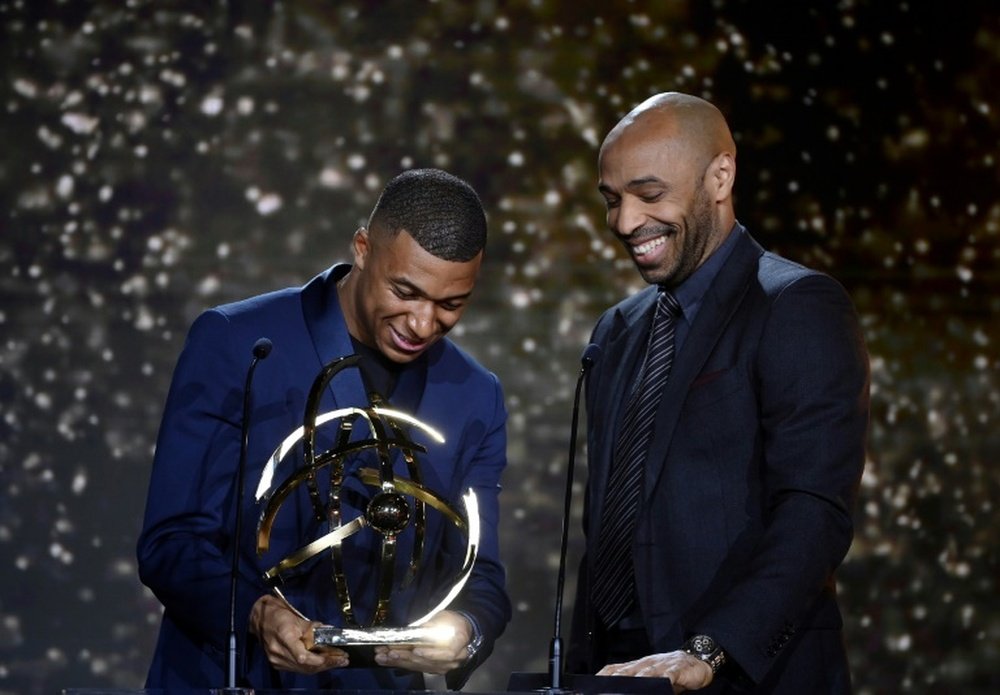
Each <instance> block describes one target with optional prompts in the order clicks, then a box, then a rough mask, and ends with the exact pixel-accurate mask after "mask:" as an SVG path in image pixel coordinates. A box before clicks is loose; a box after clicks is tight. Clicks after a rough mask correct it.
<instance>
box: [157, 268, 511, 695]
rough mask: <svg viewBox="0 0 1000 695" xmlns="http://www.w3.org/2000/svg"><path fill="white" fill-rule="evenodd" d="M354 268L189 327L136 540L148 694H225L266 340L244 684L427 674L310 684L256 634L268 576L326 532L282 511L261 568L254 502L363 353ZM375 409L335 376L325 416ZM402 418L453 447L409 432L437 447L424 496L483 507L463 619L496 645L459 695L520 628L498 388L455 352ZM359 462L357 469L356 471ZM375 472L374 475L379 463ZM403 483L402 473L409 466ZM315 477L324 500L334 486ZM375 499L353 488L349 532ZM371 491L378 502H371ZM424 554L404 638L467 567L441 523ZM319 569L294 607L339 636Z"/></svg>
mask: <svg viewBox="0 0 1000 695" xmlns="http://www.w3.org/2000/svg"><path fill="white" fill-rule="evenodd" d="M348 269H349V267H348V266H335V267H333V268H331V269H329V270H328V271H326V272H325V273H323V274H322V275H320V276H317V277H316V278H314V279H313V280H312V281H310V282H309V283H308V284H307V285H306V286H304V287H302V288H292V289H286V290H280V291H277V292H272V293H269V294H265V295H262V296H259V297H254V298H251V299H247V300H244V301H241V302H237V303H234V304H229V305H226V306H221V307H217V308H215V309H212V310H209V311H206V312H205V313H203V314H202V315H201V316H199V317H198V319H197V320H196V321H195V322H194V324H193V325H192V327H191V329H190V332H189V335H188V338H187V342H186V344H185V346H184V349H183V351H182V353H181V355H180V358H179V360H178V363H177V367H176V370H175V372H174V377H173V382H172V384H171V388H170V393H169V396H168V398H167V404H166V408H165V410H164V415H163V421H162V424H161V427H160V434H159V438H158V440H157V447H156V456H155V460H154V463H153V470H152V475H151V479H150V487H149V495H148V501H147V507H146V514H145V520H144V525H143V530H142V533H141V536H140V538H139V542H138V560H139V574H140V577H141V579H142V581H143V582H144V583H145V584H146V585H147V586H149V587H150V588H151V589H152V590H153V592H154V593H155V594H156V596H157V598H159V599H160V601H161V602H162V604H163V606H164V614H163V621H162V625H161V629H160V636H159V640H158V643H157V647H156V653H155V655H154V657H153V662H152V666H151V668H150V671H149V676H148V680H147V687H163V688H179V687H181V688H182V687H187V688H204V687H210V686H213V687H215V686H221V685H224V684H225V680H226V676H225V666H226V663H227V644H228V633H229V617H228V616H229V586H230V583H229V582H230V580H229V577H230V567H231V552H232V545H231V544H232V543H233V538H232V529H233V528H234V519H235V515H234V499H235V497H234V489H235V487H236V486H235V481H236V470H237V463H238V460H239V452H240V428H241V421H242V397H243V386H244V382H245V378H246V370H247V368H248V366H249V363H250V359H251V347H252V346H253V344H254V342H255V341H256V340H257V339H258V338H260V337H262V336H263V337H268V338H270V339H271V341H272V342H273V345H274V348H273V350H272V352H271V354H270V356H269V357H268V358H267V359H266V360H265V361H262V362H261V363H260V364H259V365H258V367H257V370H256V374H255V378H254V383H253V404H254V407H253V411H252V413H251V420H250V424H251V429H250V445H249V454H248V456H247V464H248V468H247V474H246V488H245V493H244V516H243V519H244V524H243V534H242V536H243V537H242V538H241V539H240V540H239V543H240V556H241V557H240V567H241V574H240V581H239V591H238V597H237V609H236V625H237V634H238V637H239V644H240V647H241V650H242V651H243V652H244V659H243V663H242V664H241V667H240V670H241V671H242V672H243V673H244V674H245V680H246V682H248V683H249V684H251V685H253V686H255V687H258V688H265V687H285V688H287V687H299V688H322V689H328V688H329V689H334V688H351V689H362V688H378V689H401V688H421V687H422V677H421V676H420V675H419V674H412V673H410V672H406V671H395V670H392V669H380V668H372V669H364V668H348V669H340V670H333V671H329V672H327V673H324V674H319V675H318V676H315V677H311V676H300V675H297V674H291V673H287V672H280V673H279V672H276V671H274V670H273V669H271V668H270V666H269V664H268V663H267V660H266V657H265V656H264V654H263V650H262V649H261V648H260V647H259V645H257V644H256V643H255V640H254V639H253V638H252V637H251V636H249V635H248V633H247V620H248V616H249V612H250V609H251V607H252V605H253V603H254V602H255V601H256V600H257V599H258V598H259V597H260V596H261V595H263V594H265V593H267V587H266V586H265V585H264V583H263V581H262V574H263V572H264V571H265V570H266V569H268V568H270V567H272V566H273V565H275V564H276V563H277V562H278V561H279V560H280V559H281V558H282V557H284V556H285V555H287V554H288V553H289V552H290V551H291V550H294V549H296V548H298V547H300V546H302V545H304V544H305V542H307V541H309V540H312V539H313V538H314V537H316V536H318V535H319V534H321V533H323V532H325V531H326V530H327V529H326V528H321V527H319V526H318V525H317V524H316V522H314V521H313V517H312V510H311V506H310V504H309V502H308V495H307V493H306V491H305V490H304V489H302V490H299V492H297V493H296V494H295V495H294V496H293V498H292V499H291V500H290V501H287V502H286V503H285V505H283V506H282V507H281V511H280V512H279V514H278V517H277V520H276V522H275V525H274V528H273V530H272V532H271V550H270V551H269V552H268V553H266V554H265V555H264V556H263V557H261V558H258V557H257V555H256V552H255V536H256V521H257V519H258V517H259V514H260V511H261V510H260V507H259V506H258V505H257V504H256V503H255V501H254V491H255V489H256V487H257V484H258V481H259V479H260V473H261V470H262V467H263V465H264V463H265V462H266V461H267V460H268V458H269V457H270V456H271V453H272V452H273V451H274V449H275V448H276V447H277V445H278V444H279V443H280V442H281V441H282V440H283V439H284V438H285V437H286V436H287V435H288V434H289V433H291V432H292V431H294V430H295V429H296V428H297V427H299V426H301V425H302V420H303V415H304V411H305V405H306V399H307V397H308V394H309V390H310V387H311V386H312V383H313V380H314V378H315V377H316V375H317V374H318V373H319V370H320V369H321V367H322V366H323V365H324V364H326V363H327V362H329V361H330V360H332V359H334V358H336V357H340V356H345V355H350V354H353V352H354V350H353V347H352V344H351V341H350V336H349V335H348V333H347V329H346V326H345V323H344V318H343V315H342V313H341V310H340V305H339V302H338V300H337V295H336V286H335V283H336V280H337V279H339V278H340V277H342V276H343V275H344V274H345V273H346V272H347V270H348ZM367 402H368V401H367V397H366V394H365V391H364V387H363V384H362V380H361V376H360V373H359V372H358V371H357V370H356V369H349V370H345V371H343V372H341V373H340V374H338V375H337V376H336V377H335V378H334V379H333V381H332V382H331V384H330V386H329V387H328V388H327V389H326V392H325V393H324V395H323V400H322V405H321V408H320V412H326V411H328V410H333V409H335V408H338V407H344V406H349V405H354V406H357V405H364V404H366V403H367ZM391 404H392V406H393V407H396V408H399V409H402V410H405V411H407V412H409V413H410V414H413V415H415V416H416V417H417V418H419V419H420V420H422V421H423V422H425V423H427V424H429V425H431V426H433V427H435V428H436V429H438V430H439V431H440V432H441V433H442V434H443V435H444V437H445V443H444V444H443V445H439V444H436V443H432V442H430V441H429V440H428V439H427V437H426V436H425V435H424V434H423V433H422V432H416V431H414V432H411V435H412V436H413V439H414V440H415V441H417V442H418V443H421V444H424V445H426V446H427V447H428V451H429V453H428V454H427V455H426V456H423V457H422V458H421V460H422V462H423V466H424V468H423V473H424V483H425V484H426V485H427V486H428V487H429V488H431V489H432V490H435V491H437V492H439V493H441V494H443V496H444V497H445V498H446V499H448V500H450V501H451V502H452V504H453V505H455V506H456V507H457V508H459V509H461V508H462V505H461V503H460V501H459V500H460V496H461V494H462V493H463V492H464V491H465V490H466V489H468V488H472V489H473V490H475V492H476V494H477V496H478V500H479V509H480V517H481V522H482V529H481V531H482V540H481V546H480V550H479V556H478V559H477V562H476V565H475V569H474V570H473V574H472V576H471V577H470V579H469V581H468V583H467V585H466V587H465V589H464V590H463V592H462V594H461V596H460V598H459V600H458V601H457V603H455V604H453V605H452V607H453V608H459V609H462V610H465V611H468V612H469V613H470V614H471V615H472V616H473V617H474V618H475V619H476V620H477V621H478V622H479V624H480V627H481V628H482V631H483V633H484V637H485V645H484V649H482V650H481V651H480V653H479V656H478V657H477V659H476V660H475V661H474V663H470V664H467V665H466V667H463V668H462V669H459V670H457V671H455V672H452V673H451V674H449V684H450V685H453V686H454V685H458V684H460V683H461V682H462V681H463V680H464V678H465V677H467V675H468V673H470V672H471V669H472V668H474V667H475V665H477V664H478V663H479V662H480V661H481V660H482V659H483V658H485V656H486V655H488V654H489V652H490V650H491V649H492V644H493V640H494V639H495V638H496V637H498V636H499V635H500V633H501V632H502V631H503V629H504V627H505V625H506V623H507V622H508V621H509V619H510V603H509V600H508V598H507V595H506V592H505V589H504V581H505V578H504V570H503V567H502V565H501V564H500V561H499V548H498V539H497V521H498V514H499V511H498V493H499V484H500V476H501V472H502V470H503V468H504V466H505V465H506V453H505V450H506V430H505V427H506V411H505V409H504V403H503V394H502V392H501V388H500V385H499V383H498V381H497V379H496V377H495V376H494V375H493V374H491V373H489V372H488V371H486V370H485V369H483V368H482V367H481V366H480V365H478V364H477V363H476V362H475V361H474V360H473V359H471V358H470V357H469V356H468V355H466V354H465V353H464V352H462V351H461V350H459V349H458V348H457V347H456V346H455V345H454V344H452V343H451V342H450V341H448V340H447V339H445V340H442V341H440V342H439V343H437V344H436V345H434V346H433V347H432V348H431V349H430V350H428V352H427V353H426V354H425V355H424V356H422V357H421V358H420V359H418V360H417V361H415V362H414V363H413V364H412V365H410V366H409V367H407V368H406V369H404V370H403V372H402V373H401V375H400V377H399V381H398V383H397V387H396V392H395V393H394V394H393V397H392V398H391ZM329 444H330V442H329V440H326V441H324V440H322V439H320V440H318V443H317V451H323V450H324V449H325V448H326V447H328V446H329ZM295 453H296V452H293V454H291V455H290V459H288V460H286V461H285V462H284V463H283V464H282V467H279V469H278V475H277V476H276V479H277V480H279V481H280V480H281V479H282V478H283V477H284V476H285V475H287V473H288V471H289V470H290V468H291V467H292V466H294V465H301V458H298V459H296V458H295ZM362 463H363V462H361V461H355V462H353V463H351V464H349V466H348V470H349V471H350V470H354V469H355V468H357V467H360V466H361V465H362ZM364 465H371V460H369V461H367V462H364ZM322 470H323V472H326V471H328V470H329V469H328V468H327V469H322ZM397 471H398V472H399V474H401V475H404V476H405V475H406V473H405V467H400V468H397ZM318 477H319V481H320V485H321V492H322V493H323V499H324V500H325V499H326V491H327V490H328V489H329V481H328V477H327V476H324V475H320V476H318ZM407 477H408V476H407ZM302 487H303V488H304V486H302ZM364 492H366V491H365V489H364V486H363V485H361V484H360V483H359V482H358V481H357V480H356V479H352V482H351V484H349V485H347V486H345V495H344V497H345V512H344V520H345V521H347V520H350V519H351V518H353V517H354V516H357V515H358V514H360V513H361V512H360V510H361V509H363V504H364V500H363V499H362V497H363V496H364V495H362V494H361V493H364ZM371 492H372V491H371V490H367V493H368V494H367V496H369V497H370V495H371ZM365 534H367V535H365ZM379 540H380V537H378V536H376V535H374V532H372V531H371V530H370V529H366V530H365V531H363V532H362V533H361V534H358V535H357V536H354V537H352V538H350V539H348V541H345V554H347V553H353V554H354V555H352V557H357V556H358V554H359V553H360V554H361V556H364V555H365V553H367V560H368V561H371V562H372V563H373V565H374V564H377V559H376V558H377V552H378V541H379ZM399 544H400V547H399V551H398V553H399V556H400V557H399V558H398V559H399V564H398V566H399V567H403V566H404V558H406V557H408V550H409V548H411V547H412V524H411V528H409V529H408V530H407V531H406V532H405V533H404V534H402V536H401V538H400V541H399ZM426 546H427V550H426V556H429V557H430V561H429V562H428V563H427V564H426V566H425V571H424V573H423V574H422V575H421V577H420V578H419V579H417V580H416V581H415V582H413V583H412V584H411V585H409V586H408V587H407V588H406V589H404V590H402V591H401V592H400V593H399V594H398V595H396V596H395V597H394V599H393V603H392V609H393V615H392V622H393V623H394V624H407V623H408V622H409V621H410V620H412V619H415V618H417V617H419V616H420V615H423V614H424V613H425V612H426V611H427V610H428V609H429V608H431V607H432V606H433V605H435V604H436V599H437V598H439V596H438V593H439V592H440V589H441V587H442V584H445V585H447V584H448V583H449V582H448V580H449V579H451V578H452V577H453V570H454V569H455V567H456V566H457V565H459V564H460V563H461V560H462V558H463V557H464V552H465V546H464V537H462V535H461V534H459V533H457V532H455V531H454V529H453V528H452V527H451V526H450V525H449V524H448V523H447V522H445V521H443V520H442V519H441V517H440V515H438V514H436V513H434V512H429V513H428V523H427V532H426ZM324 562H326V563H327V565H328V563H329V561H328V559H326V560H321V561H318V563H317V567H316V568H315V570H316V571H313V572H310V573H309V574H308V575H307V578H306V579H305V580H303V581H304V584H303V585H302V586H301V587H297V588H296V589H295V591H294V594H295V595H297V596H300V598H301V601H302V602H301V603H296V601H295V599H293V603H294V604H295V605H296V607H297V608H299V609H300V610H302V611H303V612H304V613H305V614H306V615H307V616H308V617H310V618H314V619H320V620H323V621H324V622H330V623H334V624H339V620H340V615H339V609H338V606H339V604H338V603H337V602H336V601H335V600H334V596H333V588H332V583H331V581H330V576H331V574H330V567H329V566H324ZM369 567H370V566H369V565H368V564H367V562H354V563H352V564H349V568H350V571H349V573H348V581H349V583H350V586H351V589H352V595H353V597H354V599H355V610H356V611H357V613H358V614H359V618H360V619H361V620H362V621H364V622H367V620H368V617H369V616H370V613H371V611H372V608H373V606H372V605H371V604H372V600H371V597H373V595H374V594H373V583H374V574H373V573H372V572H371V571H370V570H369ZM290 593H292V592H290ZM365 596H366V597H368V599H367V600H366V599H365V598H363V597H365Z"/></svg>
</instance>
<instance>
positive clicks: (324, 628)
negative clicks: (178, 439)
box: [256, 355, 479, 653]
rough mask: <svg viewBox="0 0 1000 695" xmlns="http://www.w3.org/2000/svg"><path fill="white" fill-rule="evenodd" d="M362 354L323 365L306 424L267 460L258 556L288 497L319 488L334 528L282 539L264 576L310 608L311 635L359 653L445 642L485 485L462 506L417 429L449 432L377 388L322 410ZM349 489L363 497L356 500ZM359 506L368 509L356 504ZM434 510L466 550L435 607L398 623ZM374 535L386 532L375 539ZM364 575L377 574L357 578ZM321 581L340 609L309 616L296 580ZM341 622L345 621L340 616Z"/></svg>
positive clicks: (320, 643) (321, 508) (420, 567)
mask: <svg viewBox="0 0 1000 695" xmlns="http://www.w3.org/2000/svg"><path fill="white" fill-rule="evenodd" d="M359 360H360V358H359V357H358V356H357V355H351V356H348V357H340V358H337V359H335V360H333V361H331V362H330V363H328V364H327V365H326V366H325V367H324V368H323V369H322V370H321V371H320V373H319V374H318V375H317V377H316V379H315V380H314V382H313V384H312V388H311V390H310V393H309V397H308V399H307V402H306V408H305V413H304V417H303V423H302V426H301V427H299V428H298V429H296V430H295V431H293V432H291V433H290V434H289V435H288V436H287V437H286V438H285V439H284V440H283V441H282V442H281V444H280V445H279V446H278V448H277V449H275V451H274V453H273V454H272V455H271V457H270V459H269V460H268V462H267V463H266V465H265V466H264V468H263V471H262V474H261V478H260V482H259V484H258V486H257V491H256V501H257V503H258V504H259V505H260V508H261V512H260V518H259V521H258V524H257V553H258V555H259V556H260V555H264V554H265V553H268V551H270V550H271V549H272V538H271V531H272V528H273V527H274V522H275V520H276V518H277V517H278V515H279V514H282V513H283V512H282V509H283V506H285V505H286V503H288V502H289V501H290V500H292V499H295V498H297V497H298V498H300V499H301V497H302V496H303V495H304V496H306V497H307V498H308V503H307V504H308V506H309V507H311V512H312V515H313V522H314V523H313V524H312V528H314V529H315V528H320V529H323V530H324V531H325V532H322V533H321V535H319V537H316V538H314V539H313V540H308V539H296V544H295V545H294V546H293V547H291V548H290V549H288V552H287V554H285V552H286V549H284V548H281V549H278V548H275V550H276V551H279V556H282V555H283V557H282V559H281V560H280V561H279V562H278V563H277V564H275V565H274V566H272V567H270V568H269V569H268V570H266V571H265V573H264V579H265V581H266V582H267V584H268V586H269V587H270V589H271V590H272V591H273V592H274V593H275V594H276V595H277V596H278V597H279V598H281V599H282V600H283V601H285V603H287V604H288V606H289V607H290V608H291V609H292V610H294V611H295V612H296V613H298V614H299V615H300V616H301V617H302V618H303V619H305V620H309V621H318V622H319V623H320V624H319V625H318V626H315V627H314V628H313V631H312V635H311V640H308V639H307V646H309V647H310V648H323V647H326V646H330V647H339V648H342V649H348V650H350V651H354V652H355V653H359V652H360V651H363V650H364V648H368V647H372V646H376V645H394V644H396V645H399V644H406V645H420V644H436V643H439V642H443V641H446V640H447V639H448V638H449V637H450V635H443V634H437V633H438V631H439V630H436V629H434V628H431V627H426V626H425V623H427V622H428V621H430V620H431V618H433V617H434V616H435V615H437V614H438V613H439V612H441V611H442V610H444V609H445V608H447V607H448V605H449V604H450V603H451V602H452V601H453V600H454V598H455V597H456V596H457V595H458V594H459V592H460V591H461V590H462V587H463V586H464V585H465V583H466V581H467V580H468V578H469V575H470V574H471V572H472V568H473V565H474V564H475V560H476V554H477V549H478V546H479V515H478V508H477V503H476V496H475V493H474V492H473V491H472V490H468V491H467V492H466V493H465V494H464V495H463V496H462V502H463V508H461V509H456V508H455V507H454V506H453V505H452V504H450V503H449V502H448V501H447V500H446V499H444V498H443V497H442V496H441V495H440V494H438V493H437V492H435V491H433V490H431V489H429V487H428V486H427V485H425V483H424V476H423V475H422V468H421V457H422V456H432V455H433V451H430V452H428V449H427V447H426V446H424V445H422V444H419V443H417V442H415V441H414V440H413V439H412V438H411V436H410V435H411V433H412V432H413V431H420V432H422V433H423V434H424V435H425V439H426V440H429V441H430V442H431V446H433V443H435V442H436V443H443V442H444V439H443V437H442V436H441V435H440V433H438V432H437V431H436V430H435V429H434V428H432V427H431V426H429V425H427V424H425V423H423V422H421V421H419V420H417V419H416V418H414V417H412V416H410V415H408V414H407V413H405V412H402V411H400V410H396V409H393V408H391V407H389V406H388V404H387V403H386V402H385V400H384V399H383V398H382V397H381V396H380V395H378V394H377V393H372V394H371V395H370V396H369V403H367V404H363V405H359V406H352V407H346V408H340V409H337V410H333V411H328V412H324V413H320V412H319V409H320V408H319V406H320V399H321V396H322V394H323V393H324V391H325V390H326V389H327V387H328V386H329V384H330V382H331V381H332V380H333V378H334V377H335V376H336V375H337V374H338V373H340V372H341V371H343V370H345V369H349V368H356V367H357V365H358V362H359ZM321 440H324V441H329V442H332V444H331V445H330V446H329V447H328V448H326V449H324V450H319V447H318V444H317V442H318V441H321ZM394 464H395V465H394ZM400 469H403V470H405V472H406V476H405V477H404V476H401V475H398V473H397V471H398V470H400ZM324 478H325V480H324ZM359 490H364V491H365V492H366V493H367V494H366V495H364V496H363V499H362V502H361V503H359V502H358V501H357V500H358V491H359ZM347 498H351V500H352V503H351V504H347V503H346V502H347ZM359 507H361V508H362V511H361V513H355V512H354V511H353V510H356V509H357V508H359ZM428 514H440V515H442V517H443V519H444V521H445V522H446V523H447V524H449V525H451V526H452V527H454V529H455V530H457V531H458V532H459V533H460V534H462V536H463V537H464V539H465V553H464V558H463V560H462V562H461V565H460V566H459V567H457V568H455V571H454V573H453V574H452V576H451V579H450V581H449V583H448V585H447V586H445V587H442V588H441V590H440V591H439V592H437V594H436V597H438V598H437V600H438V602H437V603H436V604H435V605H433V607H432V608H431V609H430V610H429V611H428V612H427V613H426V614H424V615H423V616H421V617H419V618H417V619H416V620H411V621H410V622H409V623H408V624H406V625H393V624H391V623H392V622H393V621H392V610H391V607H392V602H393V597H394V596H395V595H397V594H398V593H399V592H400V591H402V590H405V589H406V588H407V587H408V586H409V585H410V584H411V583H412V582H414V581H415V580H416V579H417V578H418V577H419V575H420V574H421V572H422V571H424V569H425V567H427V566H429V565H430V564H431V562H432V559H431V558H428V557H425V554H426V553H425V540H426V538H425V536H426V530H427V521H428ZM405 532H408V533H409V534H410V539H411V542H409V543H407V544H405V545H406V550H403V549H402V548H403V545H402V544H400V543H399V541H400V538H401V536H402V535H403V534H404V533H405ZM370 534H374V537H375V542H374V543H373V542H372V537H371V536H370ZM366 535H367V536H368V537H366ZM373 546H374V547H376V548H377V550H376V552H377V557H376V558H375V562H374V566H371V564H372V556H371V555H370V550H369V549H370V548H371V547H373ZM401 553H402V554H401ZM324 556H325V558H324ZM323 559H325V560H326V561H325V562H324V561H322V560H323ZM357 563H367V565H366V567H365V568H364V569H365V570H366V571H364V572H361V573H359V572H357V571H353V572H352V570H357V569H359V568H358V567H357ZM324 571H328V572H329V575H328V576H326V577H322V578H320V579H319V580H317V577H315V574H316V572H324ZM352 576H353V577H355V578H357V577H358V576H362V577H364V578H365V579H364V580H362V581H358V582H356V584H354V585H352V583H351V581H350V578H351V577H352ZM317 581H318V582H319V584H320V586H321V587H322V586H323V585H324V584H325V588H326V589H327V592H332V593H333V595H334V596H335V601H334V604H335V605H336V606H337V607H338V608H339V611H338V612H339V619H335V618H334V616H332V615H306V614H305V612H304V610H300V608H299V607H298V606H297V605H296V604H297V600H296V595H295V590H294V589H290V588H288V587H297V586H310V587H313V588H315V587H316V586H317ZM359 592H366V596H365V598H366V599H367V600H364V601H361V602H360V603H363V604H364V605H367V606H374V609H373V610H371V611H370V613H369V615H367V616H361V615H359V614H358V611H356V609H355V605H356V604H357V603H359V601H358V598H359V596H358V594H359ZM368 592H371V593H368ZM372 594H374V595H372ZM315 605H319V604H315ZM334 622H336V623H339V625H334V624H331V623H334Z"/></svg>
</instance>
